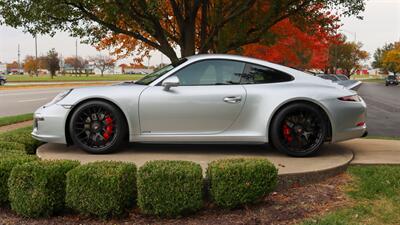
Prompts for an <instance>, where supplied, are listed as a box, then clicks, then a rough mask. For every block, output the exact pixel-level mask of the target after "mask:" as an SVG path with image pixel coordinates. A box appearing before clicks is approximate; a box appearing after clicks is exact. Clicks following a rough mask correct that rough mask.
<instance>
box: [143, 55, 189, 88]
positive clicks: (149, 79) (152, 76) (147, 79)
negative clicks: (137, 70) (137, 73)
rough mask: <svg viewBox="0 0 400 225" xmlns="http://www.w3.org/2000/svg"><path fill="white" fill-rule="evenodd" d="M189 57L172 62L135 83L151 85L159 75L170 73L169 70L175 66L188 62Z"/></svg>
mask: <svg viewBox="0 0 400 225" xmlns="http://www.w3.org/2000/svg"><path fill="white" fill-rule="evenodd" d="M186 61H187V59H186V58H183V59H180V60H179V61H178V62H176V63H171V64H169V65H168V66H164V67H163V68H161V69H159V70H157V71H155V72H153V73H151V74H149V75H147V76H145V77H143V78H142V79H140V80H138V81H136V82H135V84H140V85H149V84H150V83H151V82H153V81H155V80H157V79H158V78H159V77H161V76H162V75H164V74H166V73H168V72H169V71H171V70H172V69H173V68H175V67H177V66H179V65H181V64H182V63H184V62H186Z"/></svg>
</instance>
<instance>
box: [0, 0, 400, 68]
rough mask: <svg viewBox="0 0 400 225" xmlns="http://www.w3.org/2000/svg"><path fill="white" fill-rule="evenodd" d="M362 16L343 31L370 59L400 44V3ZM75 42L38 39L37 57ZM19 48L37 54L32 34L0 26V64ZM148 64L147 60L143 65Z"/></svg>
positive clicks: (371, 1)
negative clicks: (384, 48)
mask: <svg viewBox="0 0 400 225" xmlns="http://www.w3.org/2000/svg"><path fill="white" fill-rule="evenodd" d="M361 15H362V16H363V17H364V19H363V20H359V19H357V18H355V17H348V18H342V23H343V26H342V28H341V30H340V32H341V33H343V34H345V35H346V36H347V37H348V39H349V40H356V41H360V42H362V43H363V45H364V47H363V49H364V50H366V51H368V52H369V53H370V54H371V58H372V54H373V53H374V51H375V50H376V48H378V47H381V46H383V45H384V44H385V43H390V42H394V41H400V0H368V1H367V3H366V10H365V11H364V12H363V13H362V14H361ZM76 40H77V39H76V38H73V37H70V36H69V35H68V33H62V32H59V33H57V34H56V35H55V36H54V37H49V36H38V55H44V54H45V53H46V52H47V51H48V50H50V49H51V48H55V49H56V51H57V52H59V53H60V54H61V55H62V56H64V57H68V56H73V55H75V42H76ZM18 45H20V54H21V61H22V60H23V58H24V57H25V56H26V55H35V41H34V38H33V37H32V35H30V34H26V33H23V32H22V30H21V29H14V28H11V27H7V26H0V62H12V61H17V59H18ZM98 54H108V52H107V51H103V52H98V51H97V50H96V49H95V48H94V47H92V46H90V45H86V44H81V43H79V39H78V55H79V56H82V57H88V56H95V55H98ZM151 55H152V57H151V58H150V65H157V64H159V63H161V62H163V63H167V62H169V60H168V58H167V57H166V56H162V54H161V53H159V52H152V53H151ZM126 62H132V59H131V58H128V59H124V60H120V61H119V63H126ZM370 62H371V60H370ZM148 63H149V62H147V59H145V61H144V64H145V65H147V64H148Z"/></svg>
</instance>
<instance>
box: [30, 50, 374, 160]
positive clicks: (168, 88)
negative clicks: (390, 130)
mask: <svg viewBox="0 0 400 225" xmlns="http://www.w3.org/2000/svg"><path fill="white" fill-rule="evenodd" d="M365 121H366V104H365V102H364V101H363V99H362V98H361V97H360V96H358V95H357V93H356V92H354V91H351V90H348V89H345V88H344V87H343V86H340V85H338V84H334V83H332V82H330V81H327V80H323V79H321V78H318V77H314V76H311V75H309V74H306V73H303V72H301V71H298V70H295V69H292V68H288V67H285V66H281V65H277V64H273V63H269V62H266V61H263V60H258V59H253V58H247V57H242V56H234V55H213V54H208V55H196V56H191V57H186V58H182V59H181V60H179V61H177V62H175V63H172V64H170V65H168V66H166V67H164V68H162V69H160V70H158V71H156V72H154V73H152V74H149V75H147V76H145V77H143V78H142V79H140V80H138V81H137V82H125V83H121V84H117V85H111V86H103V87H85V88H76V89H71V90H68V91H65V92H63V93H61V94H59V95H58V96H56V97H55V98H54V99H53V100H52V101H51V102H50V103H48V104H46V105H44V106H42V107H41V108H39V109H38V110H37V111H36V112H35V114H34V128H33V132H32V136H33V137H34V138H36V139H37V140H40V141H44V142H52V143H63V144H67V145H77V146H79V147H80V148H82V149H83V150H85V151H87V152H89V153H100V154H101V153H109V152H112V151H114V150H117V149H118V147H119V146H120V145H121V144H122V143H124V142H126V141H130V142H142V143H174V144H176V143H190V144H203V143H207V144H221V143H223V144H265V143H269V144H270V145H272V146H273V147H275V148H276V149H278V150H280V151H282V152H284V153H286V154H288V155H291V156H307V155H310V154H313V153H315V152H317V151H318V149H319V148H320V146H321V145H322V144H323V143H324V142H339V141H344V140H348V139H352V138H358V137H361V136H365V135H366V132H367V126H366V123H365Z"/></svg>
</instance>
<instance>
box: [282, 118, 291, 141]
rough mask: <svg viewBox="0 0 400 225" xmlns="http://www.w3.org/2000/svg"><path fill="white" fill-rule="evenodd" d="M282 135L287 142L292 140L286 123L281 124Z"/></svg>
mask: <svg viewBox="0 0 400 225" xmlns="http://www.w3.org/2000/svg"><path fill="white" fill-rule="evenodd" d="M283 136H284V137H285V139H286V141H287V142H289V143H290V142H292V140H293V137H292V135H291V134H290V128H289V126H288V125H287V124H286V123H285V124H283Z"/></svg>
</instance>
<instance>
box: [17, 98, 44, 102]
mask: <svg viewBox="0 0 400 225" xmlns="http://www.w3.org/2000/svg"><path fill="white" fill-rule="evenodd" d="M46 99H48V98H35V99H26V100H19V101H18V102H37V101H42V100H46Z"/></svg>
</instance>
